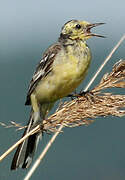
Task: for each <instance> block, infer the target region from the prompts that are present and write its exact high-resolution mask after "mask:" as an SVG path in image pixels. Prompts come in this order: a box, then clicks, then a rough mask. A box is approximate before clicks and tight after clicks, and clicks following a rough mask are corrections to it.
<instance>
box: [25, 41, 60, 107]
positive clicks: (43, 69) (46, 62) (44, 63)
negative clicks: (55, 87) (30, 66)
mask: <svg viewBox="0 0 125 180" xmlns="http://www.w3.org/2000/svg"><path fill="white" fill-rule="evenodd" d="M61 48H62V47H61V44H60V43H57V44H54V45H52V46H50V47H49V48H48V49H47V50H46V51H45V53H44V54H43V57H42V59H41V60H40V62H39V63H38V65H37V67H36V71H35V72H34V74H33V77H32V79H31V81H30V84H29V89H28V93H27V98H26V102H25V105H30V104H31V102H30V95H31V94H32V92H33V91H34V89H35V88H36V86H37V85H38V83H39V82H40V81H41V80H42V79H43V78H44V77H46V76H47V74H48V73H50V72H51V71H52V65H53V62H54V59H55V56H56V55H57V54H58V53H59V51H60V50H61Z"/></svg>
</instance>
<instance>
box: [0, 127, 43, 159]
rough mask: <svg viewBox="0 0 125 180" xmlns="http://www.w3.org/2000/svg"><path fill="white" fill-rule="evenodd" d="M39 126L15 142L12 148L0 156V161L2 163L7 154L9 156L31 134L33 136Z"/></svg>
mask: <svg viewBox="0 0 125 180" xmlns="http://www.w3.org/2000/svg"><path fill="white" fill-rule="evenodd" d="M39 128H40V126H39V125H38V126H36V127H35V128H34V129H33V130H31V131H30V132H29V133H27V134H26V135H25V136H23V137H22V138H21V139H20V140H19V141H17V142H16V143H15V144H14V145H13V146H11V147H10V148H9V149H8V150H7V151H6V152H5V153H4V154H2V155H1V156H0V161H2V160H3V159H4V158H5V157H6V156H7V155H8V154H10V153H11V152H12V151H13V150H14V149H15V148H16V147H17V146H18V145H19V144H20V143H22V142H23V141H24V140H25V139H26V138H28V137H29V136H30V135H31V134H34V133H35V132H36V131H38V130H39Z"/></svg>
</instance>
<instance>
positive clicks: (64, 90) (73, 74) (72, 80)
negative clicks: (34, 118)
mask: <svg viewBox="0 0 125 180" xmlns="http://www.w3.org/2000/svg"><path fill="white" fill-rule="evenodd" d="M88 65H89V64H88V63H85V62H84V63H83V64H80V67H79V66H78V64H77V63H67V64H62V65H56V69H53V71H52V72H51V73H49V74H48V76H47V77H45V78H44V79H43V80H42V81H41V83H40V84H38V86H37V87H36V91H35V94H36V98H37V100H38V101H39V102H40V103H43V102H54V101H56V100H58V99H60V98H63V97H65V96H67V95H68V94H70V93H71V92H72V91H74V90H75V89H76V88H77V86H78V85H79V84H80V83H81V82H82V80H83V79H84V77H85V75H86V72H87V69H88Z"/></svg>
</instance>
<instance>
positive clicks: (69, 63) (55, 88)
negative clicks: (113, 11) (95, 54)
mask: <svg viewBox="0 0 125 180" xmlns="http://www.w3.org/2000/svg"><path fill="white" fill-rule="evenodd" d="M102 24H104V23H93V24H92V23H89V22H87V21H81V20H75V19H73V20H70V21H68V22H66V23H65V24H64V25H63V27H62V29H61V33H60V36H59V38H58V40H57V42H56V43H54V44H52V45H51V46H50V47H49V48H48V49H47V50H46V51H45V52H44V53H43V55H42V58H41V60H40V62H39V63H38V65H37V67H36V70H35V72H34V74H33V76H32V79H31V81H30V84H29V88H28V93H27V97H26V102H25V105H30V106H31V113H30V118H29V122H28V126H27V128H26V129H25V131H24V133H23V136H24V135H25V134H26V133H28V132H29V131H30V130H32V129H33V128H34V127H35V126H37V125H38V124H39V123H41V124H43V121H47V115H48V112H50V110H51V109H52V107H53V106H54V103H55V102H56V101H57V100H59V99H61V98H63V97H66V96H68V95H69V94H70V93H72V92H73V91H74V90H75V89H76V88H77V87H78V86H79V85H80V83H81V82H82V81H83V80H84V78H85V76H86V74H87V72H88V69H89V67H90V63H91V59H92V55H91V50H90V48H89V46H88V45H87V43H86V41H87V40H88V39H89V38H91V37H93V36H96V37H102V38H103V37H104V36H102V35H99V34H95V33H92V32H91V28H93V27H96V26H99V25H102ZM42 134H43V132H42V131H41V133H35V134H33V135H31V136H30V137H28V139H26V140H25V141H24V142H22V143H21V144H20V145H19V146H18V147H17V150H16V152H15V154H14V157H13V160H12V164H11V170H15V169H17V168H19V167H20V168H23V169H25V168H28V167H29V166H30V165H31V162H32V159H33V157H34V153H35V151H36V149H37V145H38V142H39V139H40V137H41V136H42Z"/></svg>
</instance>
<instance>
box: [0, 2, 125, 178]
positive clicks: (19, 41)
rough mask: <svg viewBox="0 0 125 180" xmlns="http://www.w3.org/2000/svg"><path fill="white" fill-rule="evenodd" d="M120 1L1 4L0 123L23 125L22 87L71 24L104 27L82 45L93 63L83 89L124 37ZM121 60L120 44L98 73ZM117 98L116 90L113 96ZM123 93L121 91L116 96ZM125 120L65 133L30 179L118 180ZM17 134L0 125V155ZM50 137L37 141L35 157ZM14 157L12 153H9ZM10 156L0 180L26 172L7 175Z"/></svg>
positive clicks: (122, 171)
mask: <svg viewBox="0 0 125 180" xmlns="http://www.w3.org/2000/svg"><path fill="white" fill-rule="evenodd" d="M124 7H125V1H124V0H119V1H114V0H105V1H104V0H103V1H99V0H95V1H88V2H87V1H85V0H77V1H71V0H69V1H66V0H63V1H59V0H53V1H49V0H46V1H45V0H44V1H42V0H37V1H33V0H27V1H24V0H22V1H17V0H12V1H9V0H8V1H7V0H3V1H2V0H1V4H0V121H1V122H5V123H9V122H10V121H11V120H12V121H16V122H17V123H22V124H23V125H25V124H26V123H27V121H28V118H29V111H30V108H29V107H27V106H24V103H25V98H26V93H27V88H28V84H29V81H30V79H31V77H32V74H33V72H34V70H35V66H36V65H37V63H38V62H39V60H40V58H41V55H42V53H43V51H44V50H45V49H46V48H47V47H48V46H49V45H50V44H52V43H54V42H55V41H56V40H57V38H58V36H59V33H60V30H61V27H62V25H63V24H64V23H65V22H66V21H68V20H71V19H80V20H86V21H89V22H92V23H95V22H105V23H106V25H103V26H100V27H98V28H96V29H93V32H95V31H96V33H99V34H102V35H105V36H107V38H105V39H102V38H92V39H91V40H89V41H88V44H89V46H90V47H91V50H92V55H93V61H92V64H91V68H90V70H89V74H88V76H87V78H86V80H85V81H84V83H83V84H82V86H81V87H85V85H86V84H87V82H88V81H89V80H90V79H91V77H92V76H93V74H94V72H95V71H96V70H97V68H98V67H99V66H100V64H101V63H102V62H103V60H104V58H105V57H106V56H107V55H108V53H109V52H110V51H111V49H112V48H113V47H114V45H115V44H116V43H117V41H118V40H119V39H120V38H121V36H122V35H123V34H124V33H125V22H124V19H125V13H124ZM120 58H125V42H123V43H122V45H121V46H120V47H119V49H118V50H117V52H116V53H115V54H114V55H113V56H112V58H111V60H110V62H109V63H108V64H107V65H106V66H105V68H104V69H103V71H102V72H101V73H100V75H99V77H98V78H97V80H96V82H95V83H94V84H93V86H94V85H95V84H97V83H98V82H99V80H100V78H101V77H102V75H103V74H104V73H105V72H107V71H110V70H111V68H112V65H113V64H114V63H115V62H116V61H118V60H119V59H120ZM117 92H119V93H120V90H119V91H117ZM122 93H123V91H122ZM124 129H125V119H124V118H114V117H108V118H99V119H97V121H96V122H95V123H93V124H92V125H90V126H88V127H84V126H82V127H77V128H65V129H64V133H62V134H60V135H59V137H58V138H57V139H56V141H55V142H54V144H53V146H52V147H51V149H50V150H49V152H48V153H47V155H46V157H45V158H44V160H43V162H42V163H41V164H40V166H39V167H38V169H37V170H36V172H35V173H34V175H33V176H32V178H31V179H44V180H64V179H67V180H68V179H72V180H76V179H84V180H124V179H125V130H124ZM21 134H22V132H21V131H20V132H19V131H15V129H14V128H13V129H11V128H10V129H5V128H3V127H1V126H0V154H2V153H3V152H4V151H5V150H6V149H7V148H9V147H10V146H11V145H12V144H13V143H15V142H16V141H17V140H18V139H19V138H20V136H21ZM50 137H51V136H49V135H45V136H44V138H43V141H42V142H40V145H39V147H38V151H37V153H36V155H35V158H36V157H38V155H39V154H40V152H41V151H42V149H43V148H44V146H45V144H46V143H47V141H48V140H49V138H50ZM13 153H14V152H13ZM13 153H11V154H10V155H9V156H8V157H7V158H5V159H4V160H3V161H2V162H1V163H0V180H10V179H12V180H16V179H18V180H22V179H23V178H24V176H25V175H26V173H27V170H22V169H19V170H17V171H10V164H11V160H12V157H13Z"/></svg>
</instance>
